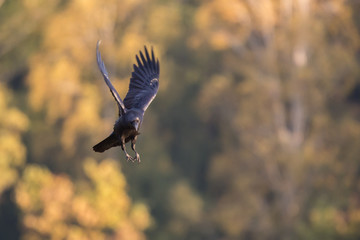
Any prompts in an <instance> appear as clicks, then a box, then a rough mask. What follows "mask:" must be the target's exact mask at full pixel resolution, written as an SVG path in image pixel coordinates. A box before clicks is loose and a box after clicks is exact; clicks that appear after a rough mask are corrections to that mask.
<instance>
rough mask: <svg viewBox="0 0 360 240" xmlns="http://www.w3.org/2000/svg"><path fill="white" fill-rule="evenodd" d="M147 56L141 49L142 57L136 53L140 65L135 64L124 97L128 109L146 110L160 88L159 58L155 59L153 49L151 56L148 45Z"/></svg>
mask: <svg viewBox="0 0 360 240" xmlns="http://www.w3.org/2000/svg"><path fill="white" fill-rule="evenodd" d="M144 48H145V56H146V58H145V57H144V55H143V53H142V52H141V51H140V58H141V61H140V59H139V57H138V56H137V55H136V61H137V64H138V66H136V65H135V64H134V71H133V72H132V75H131V79H130V85H129V91H128V93H127V94H126V97H125V99H124V104H125V107H126V108H127V109H130V108H137V109H141V110H143V111H145V110H146V109H147V108H148V106H149V104H150V103H151V102H152V100H153V99H154V98H155V96H156V93H157V91H158V89H159V72H160V66H159V60H156V61H155V56H154V51H153V49H151V58H150V56H149V52H148V50H147V48H146V47H144Z"/></svg>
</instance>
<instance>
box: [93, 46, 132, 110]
mask: <svg viewBox="0 0 360 240" xmlns="http://www.w3.org/2000/svg"><path fill="white" fill-rule="evenodd" d="M100 42H101V41H100V40H99V41H98V42H97V44H96V60H97V64H98V67H99V69H100V72H101V74H102V75H103V77H104V80H105V83H106V85H107V86H108V87H109V89H110V92H111V94H112V95H113V97H114V99H115V101H116V103H117V105H118V109H119V116H121V115H122V114H124V113H125V112H126V108H125V105H124V103H123V101H122V100H121V98H120V96H119V93H118V92H117V91H116V89H115V88H114V86H113V85H112V83H111V81H110V78H109V74H108V72H107V70H106V67H105V64H104V62H103V61H102V59H101V54H100V50H99V45H100Z"/></svg>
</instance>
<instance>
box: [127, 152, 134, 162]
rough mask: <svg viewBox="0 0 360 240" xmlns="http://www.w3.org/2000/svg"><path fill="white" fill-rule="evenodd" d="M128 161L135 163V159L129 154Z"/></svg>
mask: <svg viewBox="0 0 360 240" xmlns="http://www.w3.org/2000/svg"><path fill="white" fill-rule="evenodd" d="M126 161H127V162H128V161H132V162H135V158H133V157H132V156H130V155H129V154H126Z"/></svg>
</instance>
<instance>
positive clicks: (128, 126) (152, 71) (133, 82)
mask: <svg viewBox="0 0 360 240" xmlns="http://www.w3.org/2000/svg"><path fill="white" fill-rule="evenodd" d="M99 45H100V41H98V43H97V45H96V59H97V64H98V66H99V69H100V72H101V74H102V75H103V77H104V80H105V82H106V84H107V85H108V87H109V88H110V92H111V94H112V95H113V97H114V98H115V101H116V103H117V106H118V109H119V119H118V120H117V121H116V122H115V125H114V130H113V132H112V133H111V134H110V136H108V137H107V138H105V139H104V140H103V141H101V142H100V143H98V144H96V145H95V146H94V147H93V149H94V151H95V152H104V151H105V150H107V149H109V148H112V147H116V146H121V149H122V150H123V151H124V152H125V155H126V160H127V161H129V160H131V161H138V162H140V155H139V154H138V153H137V152H136V150H135V143H136V139H137V136H138V135H139V134H140V133H139V128H140V126H141V123H142V121H143V117H144V113H145V110H146V109H147V108H148V106H149V105H150V103H151V102H152V100H153V99H154V98H155V96H156V93H157V91H158V89H159V72H160V65H159V60H158V59H157V60H155V56H154V51H153V49H152V48H151V58H150V56H149V52H148V50H147V48H146V46H144V49H145V56H146V57H144V54H143V53H142V52H141V51H140V52H139V53H140V59H141V61H140V59H139V57H138V56H137V55H136V61H137V64H138V65H137V66H136V65H135V64H134V65H133V66H134V70H133V72H132V74H131V78H130V84H129V91H128V93H127V94H126V97H125V99H124V102H123V101H122V100H121V98H120V96H119V94H118V92H117V91H116V89H115V88H114V86H113V85H112V84H111V82H110V79H109V74H108V73H107V71H106V68H105V65H104V62H103V61H102V60H101V55H100V51H99ZM129 141H131V148H132V149H133V151H134V152H135V157H132V156H130V155H129V154H128V153H127V152H126V148H125V143H127V142H129Z"/></svg>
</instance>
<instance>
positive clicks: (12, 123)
mask: <svg viewBox="0 0 360 240" xmlns="http://www.w3.org/2000/svg"><path fill="white" fill-rule="evenodd" d="M11 102H12V95H11V93H10V91H9V90H8V89H7V88H6V87H5V86H4V85H3V84H0V159H1V161H0V175H1V178H0V199H1V194H2V193H3V191H4V190H5V189H7V188H9V187H10V186H12V185H13V184H14V183H15V182H16V180H17V179H18V176H19V170H20V168H21V167H23V165H24V163H25V156H26V148H25V146H24V144H23V143H22V141H21V135H22V133H24V131H26V130H27V129H28V124H29V122H28V118H27V117H26V116H25V115H24V113H22V112H21V111H19V110H18V109H17V108H15V107H13V106H11V104H10V103H11Z"/></svg>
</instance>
